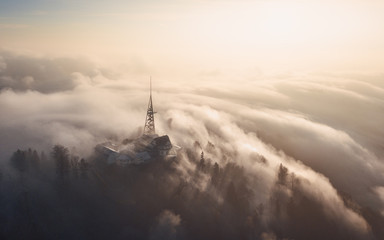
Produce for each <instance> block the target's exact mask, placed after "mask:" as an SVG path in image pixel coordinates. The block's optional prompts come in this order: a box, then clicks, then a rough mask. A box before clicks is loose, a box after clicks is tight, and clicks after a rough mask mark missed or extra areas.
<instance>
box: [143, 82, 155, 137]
mask: <svg viewBox="0 0 384 240" xmlns="http://www.w3.org/2000/svg"><path fill="white" fill-rule="evenodd" d="M154 114H155V112H154V111H153V104H152V77H151V76H150V77H149V103H148V109H147V116H146V118H145V125H144V134H145V135H152V134H155V133H156V132H155V118H154Z"/></svg>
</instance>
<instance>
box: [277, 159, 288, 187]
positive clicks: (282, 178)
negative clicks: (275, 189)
mask: <svg viewBox="0 0 384 240" xmlns="http://www.w3.org/2000/svg"><path fill="white" fill-rule="evenodd" d="M287 177H288V168H286V167H285V166H284V165H283V164H282V163H280V167H279V172H278V173H277V182H278V183H279V184H281V185H286V183H287Z"/></svg>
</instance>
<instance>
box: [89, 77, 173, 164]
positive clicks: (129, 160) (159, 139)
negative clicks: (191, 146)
mask: <svg viewBox="0 0 384 240" xmlns="http://www.w3.org/2000/svg"><path fill="white" fill-rule="evenodd" d="M155 113H156V112H155V111H154V110H153V103H152V81H150V94H149V103H148V108H147V115H146V118H145V124H144V131H143V134H142V135H141V136H140V137H139V138H137V139H134V140H125V141H123V142H122V143H120V144H113V143H111V142H106V143H103V144H99V145H97V146H96V150H97V151H98V152H99V153H101V154H103V155H105V157H106V159H107V160H106V161H107V163H108V164H117V165H119V166H127V165H129V164H143V163H146V162H149V161H151V160H153V159H158V158H165V157H172V156H176V150H177V149H178V148H179V147H177V146H173V145H172V143H171V141H170V139H169V137H168V135H164V136H159V135H157V134H156V130H155V118H154V114H155Z"/></svg>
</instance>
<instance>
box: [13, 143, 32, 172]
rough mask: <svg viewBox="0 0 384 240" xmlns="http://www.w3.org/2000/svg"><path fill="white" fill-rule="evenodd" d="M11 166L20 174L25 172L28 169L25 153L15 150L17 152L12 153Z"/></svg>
mask: <svg viewBox="0 0 384 240" xmlns="http://www.w3.org/2000/svg"><path fill="white" fill-rule="evenodd" d="M11 164H12V166H13V167H14V168H16V169H17V170H19V171H20V172H21V173H23V172H25V171H26V170H27V169H28V162H27V158H26V153H25V151H21V150H20V149H17V151H16V152H14V153H13V155H12V157H11Z"/></svg>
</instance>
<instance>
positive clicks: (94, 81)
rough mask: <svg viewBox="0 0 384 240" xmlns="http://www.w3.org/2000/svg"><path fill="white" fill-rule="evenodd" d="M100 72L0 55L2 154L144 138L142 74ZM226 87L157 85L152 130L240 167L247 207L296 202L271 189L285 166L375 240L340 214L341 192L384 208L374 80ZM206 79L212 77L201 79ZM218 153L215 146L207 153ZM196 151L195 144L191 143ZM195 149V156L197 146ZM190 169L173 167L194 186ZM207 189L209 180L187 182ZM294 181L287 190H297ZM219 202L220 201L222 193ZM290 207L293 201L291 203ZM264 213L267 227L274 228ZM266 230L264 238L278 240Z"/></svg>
mask: <svg viewBox="0 0 384 240" xmlns="http://www.w3.org/2000/svg"><path fill="white" fill-rule="evenodd" d="M105 72H106V70H102V69H101V68H99V67H98V66H97V65H96V64H94V63H92V62H91V61H88V60H78V59H46V58H36V57H32V56H25V55H16V54H14V53H11V52H1V54H0V109H1V112H2V113H1V115H0V132H1V133H2V134H1V137H0V157H1V160H2V162H5V161H7V160H8V158H9V157H10V156H11V154H12V153H13V152H14V151H15V150H16V149H17V148H28V147H33V148H36V149H40V150H46V149H49V148H50V147H51V146H52V145H53V144H57V143H58V144H63V145H65V146H68V147H69V148H70V149H71V151H73V152H76V153H77V154H79V155H82V156H88V155H90V154H91V153H92V151H93V147H94V146H95V145H96V144H97V143H100V142H103V141H105V140H122V139H124V138H127V137H135V136H138V135H139V134H140V133H141V129H142V125H143V123H144V117H145V110H146V104H147V100H148V91H147V76H138V75H130V74H129V72H127V73H119V74H117V75H119V76H124V77H121V78H119V79H116V78H114V79H111V77H109V75H108V74H106V73H105ZM248 79H250V80H242V81H241V82H238V83H237V82H233V83H229V82H227V81H221V79H220V76H210V77H209V81H203V80H202V79H196V81H195V82H194V83H193V84H192V83H184V82H176V83H171V82H162V81H154V89H155V91H154V96H153V98H154V104H155V109H156V111H157V112H158V114H157V115H156V124H157V125H156V127H157V131H158V132H159V133H160V134H168V135H169V136H170V138H171V140H172V142H173V143H175V144H177V145H179V146H182V147H185V148H189V147H191V146H193V145H194V144H195V142H196V141H197V142H198V143H199V145H200V146H199V147H197V148H200V149H201V151H204V152H205V156H206V158H207V159H211V160H212V161H214V162H215V161H217V162H219V163H220V164H226V163H228V162H231V161H234V162H235V163H236V164H238V165H240V166H242V167H244V169H245V171H246V173H247V176H248V178H249V179H250V182H251V183H252V185H253V186H254V187H253V189H254V191H255V192H256V193H257V194H254V196H253V198H252V199H253V201H252V202H251V203H250V204H251V205H253V206H254V208H257V206H258V205H259V204H260V203H265V202H268V201H270V199H271V198H273V196H275V195H276V196H277V195H279V196H280V195H283V196H287V197H288V196H293V195H294V193H293V192H292V191H291V190H289V189H279V188H276V184H275V182H276V174H277V172H278V171H279V166H281V165H280V164H283V166H285V167H286V168H287V171H288V172H289V173H290V174H292V176H295V178H292V179H298V180H297V181H300V183H301V184H300V192H301V193H302V194H304V195H305V196H306V197H308V198H310V199H312V200H313V201H315V202H316V203H317V204H318V205H319V206H320V208H321V209H322V211H324V213H325V215H326V216H327V217H328V218H329V219H332V221H334V222H337V223H338V224H339V225H340V226H342V228H343V229H348V231H350V232H351V233H352V234H353V236H355V237H356V239H370V237H371V236H372V235H371V226H370V225H369V223H368V221H367V219H366V218H365V217H364V216H362V214H361V213H360V212H359V211H356V210H353V209H351V208H350V207H348V206H346V204H345V201H344V200H343V199H342V197H341V193H343V194H347V195H348V196H351V197H352V199H354V201H356V202H357V203H358V204H360V205H361V206H364V207H369V208H371V209H373V211H375V212H378V213H379V212H383V211H384V200H383V190H382V189H383V188H384V174H383V172H384V162H383V157H384V145H383V143H384V130H383V128H382V119H384V86H383V84H382V79H381V78H380V76H362V75H351V74H343V75H331V74H307V75H300V76H296V75H287V76H284V77H281V76H280V77H276V78H274V77H273V76H272V77H271V76H260V75H258V76H257V77H256V76H255V77H253V76H248ZM204 80H207V79H204ZM209 146H213V147H209ZM195 147H196V144H195ZM198 151H200V150H198ZM193 167H194V166H192V165H190V163H189V161H187V160H186V161H180V162H179V165H178V166H177V169H178V171H180V178H182V179H184V180H185V181H190V180H191V179H192V175H191V174H192V172H193ZM193 181H194V184H195V186H196V187H198V188H200V189H205V188H206V187H207V186H208V185H209V184H208V181H209V179H207V177H204V176H201V178H199V181H196V180H193ZM294 182H295V181H294V180H292V181H291V184H294ZM217 201H218V202H220V201H221V200H220V196H217ZM287 204H288V203H287ZM274 215H275V212H274V211H273V210H272V209H269V210H268V209H267V214H266V215H265V217H264V219H263V221H264V222H265V224H267V223H269V224H270V223H271V222H273V221H274V218H275V217H274ZM182 219H183V216H179V215H177V214H175V213H173V212H172V211H169V210H164V212H163V213H162V214H161V215H160V216H158V219H157V222H156V223H154V225H153V228H152V233H153V237H152V238H153V239H159V238H160V239H164V238H168V239H169V238H172V237H175V234H176V235H177V234H181V232H180V231H181V230H182V229H181V226H180V225H181V222H182ZM274 237H275V235H274V233H273V232H271V233H268V232H266V233H264V234H263V238H264V239H274Z"/></svg>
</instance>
